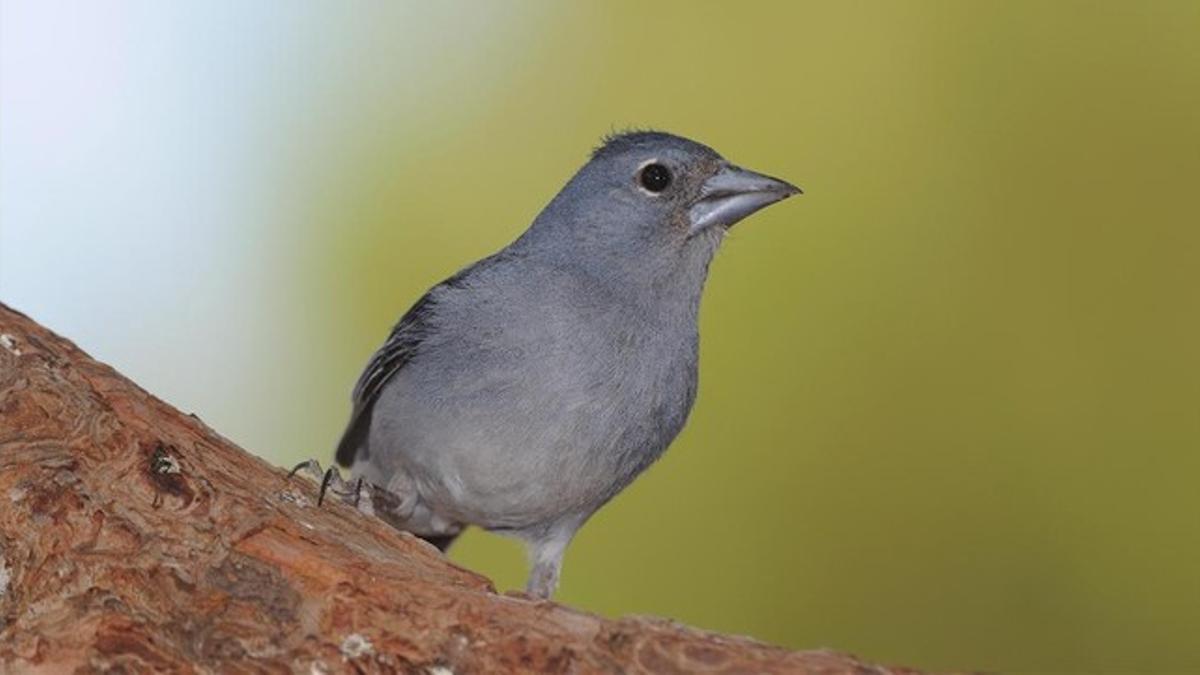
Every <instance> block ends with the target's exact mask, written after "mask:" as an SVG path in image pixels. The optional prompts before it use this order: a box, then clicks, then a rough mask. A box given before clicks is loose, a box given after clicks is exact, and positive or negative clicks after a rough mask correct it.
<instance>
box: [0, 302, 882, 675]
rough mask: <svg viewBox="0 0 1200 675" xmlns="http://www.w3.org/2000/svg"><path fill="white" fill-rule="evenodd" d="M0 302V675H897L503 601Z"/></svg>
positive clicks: (822, 655) (424, 548)
mask: <svg viewBox="0 0 1200 675" xmlns="http://www.w3.org/2000/svg"><path fill="white" fill-rule="evenodd" d="M314 494H315V488H314V486H313V485H312V484H311V483H308V482H305V481H301V480H299V479H296V480H293V481H289V480H287V478H286V474H285V473H284V472H283V471H281V470H280V469H278V468H276V467H272V466H269V465H268V464H266V463H265V462H263V461H262V460H260V459H258V458H256V457H252V456H251V455H249V454H247V453H246V452H244V451H242V450H241V449H239V448H237V447H235V446H234V445H233V444H232V443H230V442H229V441H227V440H225V439H224V438H222V437H221V436H219V435H218V434H216V433H215V432H213V431H212V430H211V429H209V428H208V427H207V426H205V425H204V424H203V423H201V422H200V421H199V420H197V419H196V418H194V417H191V416H188V415H183V414H181V413H180V412H179V411H177V410H175V409H174V408H172V407H171V406H169V405H167V404H165V403H163V402H162V401H160V400H158V399H156V398H154V397H153V396H151V395H149V394H148V393H146V392H145V391H143V390H142V389H141V388H139V387H138V386H137V385H135V384H133V383H131V382H130V381H128V380H126V379H125V378H123V377H121V375H119V374H118V373H116V372H115V371H114V370H112V369H111V368H109V367H107V366H105V365H103V364H100V363H98V362H96V361H94V360H92V359H91V358H89V357H88V356H87V355H86V354H84V353H83V352H82V351H81V350H80V349H78V348H77V347H76V346H75V345H73V344H71V343H70V342H68V341H67V340H64V339H63V338H60V337H58V336H57V335H54V334H53V333H51V332H50V331H48V330H46V329H45V328H42V327H41V326H39V325H37V324H36V323H35V322H33V321H32V320H30V319H29V318H27V317H25V316H23V315H21V314H19V313H17V312H15V311H13V310H11V309H8V308H7V307H5V306H4V305H0V672H27V671H34V670H36V671H40V672H95V671H106V672H107V671H109V670H117V671H124V672H164V671H165V672H264V673H275V672H304V673H322V672H341V671H350V672H372V673H373V672H420V673H437V674H444V673H500V672H528V671H539V672H540V671H544V672H573V673H591V672H602V673H619V672H653V673H677V672H689V673H690V672H705V673H708V672H719V673H734V672H737V673H752V672H753V673H758V672H798V673H861V672H872V673H888V672H898V671H890V670H887V669H883V668H876V667H872V666H865V665H863V664H861V663H859V662H858V661H856V660H855V659H853V658H851V657H848V656H843V655H839V654H835V653H832V652H827V651H811V652H788V651H786V650H783V649H779V648H776V647H770V646H767V645H763V644H760V643H757V642H754V641H751V640H748V639H745V638H737V637H725V636H720V635H714V634H711V633H704V632H701V631H697V630H694V629H690V628H687V627H684V626H681V625H678V624H674V623H671V622H668V621H664V620H660V619H652V618H625V619H620V620H617V621H610V620H605V619H601V618H599V617H596V616H593V615H590V614H584V613H581V612H577V611H575V610H571V609H568V608H566V607H563V606H561V605H557V604H553V603H546V602H536V601H532V600H527V599H523V598H520V597H514V596H506V595H498V594H497V593H496V592H495V591H494V589H493V588H492V586H491V584H490V583H489V582H488V580H487V579H484V578H483V577H481V576H479V575H477V574H474V573H472V572H469V571H467V570H464V569H461V568H459V567H456V566H455V565H454V564H452V563H450V562H448V561H447V560H446V559H445V558H443V557H442V556H441V555H440V554H438V553H437V552H436V551H435V550H434V549H433V548H432V547H430V546H428V545H426V544H424V543H423V542H420V541H419V540H417V539H414V538H413V537H411V536H409V535H407V534H402V533H399V532H396V531H395V530H392V529H391V528H389V527H387V526H386V525H384V524H383V523H381V522H378V521H376V520H373V519H371V518H368V517H365V516H362V515H360V514H359V513H357V512H356V511H354V510H353V509H351V508H349V507H346V506H343V505H342V504H337V503H332V504H331V503H328V502H327V504H326V506H325V507H324V508H320V509H318V508H316V507H315V505H314Z"/></svg>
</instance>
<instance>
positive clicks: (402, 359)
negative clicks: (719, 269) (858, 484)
mask: <svg viewBox="0 0 1200 675" xmlns="http://www.w3.org/2000/svg"><path fill="white" fill-rule="evenodd" d="M800 193H801V190H800V189H799V188H797V187H796V186H794V185H792V184H790V183H788V182H786V181H784V180H780V179H778V178H772V177H770V176H767V175H764V174H760V173H756V172H754V171H750V170H748V169H744V168H741V167H738V166H736V165H734V164H732V163H730V162H729V161H727V160H725V159H724V158H723V157H722V156H721V155H720V154H718V153H717V152H716V151H715V150H713V149H712V148H710V147H708V146H706V145H703V144H701V143H699V142H696V141H693V140H689V139H687V138H684V137H682V136H677V135H673V134H670V133H666V132H662V131H629V132H621V133H616V134H612V135H609V136H607V137H605V138H604V139H603V140H602V142H601V144H600V146H599V147H597V148H596V149H594V150H593V151H592V153H591V155H590V157H589V159H588V160H587V161H586V163H584V165H583V166H582V168H580V169H579V170H578V171H577V172H576V173H575V174H574V176H572V177H571V178H570V180H569V181H568V182H567V183H566V185H565V186H564V187H563V188H562V189H561V191H560V192H558V194H557V195H556V196H554V197H553V199H551V201H550V202H549V203H548V204H547V205H546V206H545V208H544V209H543V210H542V211H541V212H540V213H539V214H538V215H537V216H536V217H535V218H534V220H533V222H532V224H531V225H530V226H529V227H528V229H527V230H526V231H525V232H524V233H523V234H521V235H520V236H519V237H517V238H516V239H515V240H514V241H512V243H510V244H509V245H507V246H506V247H504V248H503V249H501V250H500V251H498V252H496V253H494V254H493V255H490V256H488V257H486V258H483V259H481V260H479V261H478V262H475V263H473V264H471V265H469V266H467V267H465V268H463V269H462V270H460V271H459V272H458V273H456V274H454V275H453V276H451V277H450V278H448V279H446V280H445V281H442V282H441V283H439V284H437V285H436V286H434V287H433V288H431V289H430V290H429V291H428V292H427V293H425V295H423V296H422V297H421V298H420V299H419V300H417V302H416V303H415V304H414V305H412V307H411V309H409V310H408V311H407V312H406V313H405V314H404V315H403V316H402V317H401V318H400V320H399V322H398V323H397V324H396V325H395V327H394V328H393V329H392V330H391V333H390V334H389V335H388V337H387V339H386V341H385V342H384V343H383V345H382V346H381V347H380V348H379V349H378V351H376V352H375V353H374V354H373V355H372V356H371V358H370V360H369V362H368V363H367V365H366V368H365V369H364V371H363V373H362V375H361V376H360V377H359V379H358V381H357V383H356V384H355V386H354V389H353V394H352V410H351V414H350V419H349V422H348V424H347V426H346V429H345V432H344V434H343V436H342V438H341V441H340V442H339V443H338V446H337V451H336V461H337V463H338V464H340V465H341V466H343V467H348V468H349V469H350V473H351V476H352V477H353V478H356V479H358V481H359V482H360V483H359V484H360V485H361V482H362V481H366V482H367V483H369V484H372V485H374V486H378V487H380V488H383V489H384V490H386V491H387V492H389V493H392V494H394V495H396V496H397V500H398V503H399V505H398V506H396V507H395V510H396V513H394V514H392V515H393V516H394V517H398V518H399V520H400V522H401V525H400V527H401V528H402V529H404V530H406V531H408V532H411V533H412V534H415V535H417V536H419V537H421V538H423V539H425V540H427V541H429V542H430V543H432V544H434V545H435V546H437V547H438V548H439V549H441V550H442V551H445V550H446V549H447V547H448V546H449V545H450V543H451V542H453V541H454V539H455V538H456V537H458V536H459V535H460V534H461V533H462V532H463V530H464V529H465V528H467V527H469V526H477V527H480V528H483V529H485V530H488V531H492V532H496V533H499V534H502V535H507V536H510V537H515V538H517V539H519V540H521V541H523V542H524V543H525V545H526V547H527V549H528V553H529V558H530V565H531V567H530V572H529V577H528V583H527V584H526V587H525V591H526V593H527V594H528V595H530V596H532V597H534V598H540V599H548V598H550V597H551V596H552V595H553V593H554V591H555V589H556V588H557V585H558V580H559V576H560V574H561V569H562V561H563V556H564V553H565V551H566V549H567V546H568V544H569V543H570V541H571V539H572V538H573V537H574V536H575V534H576V532H577V531H578V530H579V529H580V528H581V527H582V526H583V524H584V523H585V522H586V521H587V520H588V519H589V518H590V517H591V516H592V515H593V514H594V513H596V511H597V510H599V509H600V508H601V507H602V506H604V505H605V504H606V503H607V502H608V501H609V500H611V499H612V498H613V497H614V496H616V495H617V494H618V493H619V492H621V491H622V490H623V489H624V488H626V487H627V486H628V485H629V484H630V483H631V482H632V481H633V480H634V479H635V478H636V477H637V476H638V475H639V474H641V473H642V472H643V471H644V470H646V468H647V467H649V466H650V465H651V464H652V463H653V462H654V461H655V460H657V459H658V458H659V457H660V456H661V455H662V454H663V452H664V451H665V450H666V449H667V446H669V445H670V444H671V442H672V441H673V440H674V439H675V437H676V436H677V435H678V434H679V432H680V430H681V429H683V427H684V423H685V422H686V421H687V418H688V415H689V413H690V411H691V409H692V405H693V403H694V401H695V399H696V393H697V382H698V346H699V329H698V323H697V317H698V314H699V308H700V299H701V292H702V290H703V288H704V284H705V280H706V278H707V276H708V268H709V263H710V262H711V261H712V259H713V256H714V254H715V253H716V252H717V249H718V247H719V246H720V244H721V241H722V239H723V238H724V237H725V236H726V233H727V232H728V231H729V229H730V228H731V227H733V225H735V224H736V223H737V222H739V221H740V220H742V219H743V218H745V217H746V216H748V215H750V214H751V213H754V212H755V211H758V210H759V209H762V208H763V207H765V206H768V205H770V204H773V203H775V202H778V201H780V200H783V199H786V198H788V197H791V196H792V195H797V194H800ZM318 468H319V467H318ZM391 522H393V523H394V522H395V520H393V521H391Z"/></svg>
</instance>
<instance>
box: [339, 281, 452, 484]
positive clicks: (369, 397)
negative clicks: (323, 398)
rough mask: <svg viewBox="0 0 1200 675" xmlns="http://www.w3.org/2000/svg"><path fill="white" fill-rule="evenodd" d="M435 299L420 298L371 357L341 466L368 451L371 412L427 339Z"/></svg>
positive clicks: (341, 444) (341, 451) (357, 391)
mask: <svg viewBox="0 0 1200 675" xmlns="http://www.w3.org/2000/svg"><path fill="white" fill-rule="evenodd" d="M435 290H436V288H435ZM432 295H433V291H432V290H431V291H429V292H428V293H426V294H425V295H423V296H421V299H420V300H418V301H417V303H416V304H415V305H413V306H412V307H411V308H410V309H409V310H408V311H407V312H405V313H404V316H402V317H400V321H399V322H398V323H397V324H396V326H395V328H393V329H392V332H391V334H390V335H388V339H387V341H385V342H384V343H383V346H382V347H380V348H379V350H378V351H376V352H375V353H374V354H373V355H372V356H371V360H370V361H369V362H368V363H367V367H366V369H365V370H363V373H362V375H360V376H359V378H358V382H357V383H356V384H355V385H354V393H353V394H352V396H351V399H352V401H353V403H354V408H353V411H352V412H351V413H350V423H349V424H347V425H346V431H345V432H344V433H343V434H342V440H341V441H339V442H338V446H337V454H336V455H335V459H336V460H337V463H338V464H341V465H342V466H345V467H349V466H350V465H351V464H353V463H354V460H355V459H357V458H358V453H359V451H360V450H362V449H363V448H365V447H366V441H367V435H368V432H369V431H370V429H371V410H372V408H374V407H375V401H376V400H377V399H378V398H379V392H381V391H383V386H384V385H385V384H387V383H388V381H389V380H391V379H392V377H393V376H395V374H396V373H398V372H400V369H401V368H403V367H404V365H405V364H407V363H408V362H409V361H411V360H412V357H413V355H414V354H416V352H417V349H418V347H420V344H421V341H422V340H423V339H424V337H425V333H426V329H427V327H428V325H429V318H430V314H431V313H432V311H433V304H434V303H433V299H432V297H431V296H432Z"/></svg>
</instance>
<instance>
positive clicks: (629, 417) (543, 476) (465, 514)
mask: <svg viewBox="0 0 1200 675" xmlns="http://www.w3.org/2000/svg"><path fill="white" fill-rule="evenodd" d="M558 379H561V373H559V374H558ZM637 381H639V382H649V383H651V384H652V385H653V384H657V383H656V381H655V380H653V379H650V380H647V379H646V378H644V377H643V378H639V379H638V380H637ZM659 382H661V381H659ZM400 384H401V386H397V387H394V388H392V390H391V391H385V392H384V394H383V397H382V399H381V401H380V403H381V404H382V405H381V409H382V410H383V411H384V413H385V414H383V415H381V416H380V419H379V423H377V424H373V425H372V434H371V440H370V445H371V454H372V456H373V457H374V456H376V455H377V453H378V452H379V451H380V450H381V449H383V448H386V450H385V451H384V452H385V454H386V455H388V456H390V457H391V458H394V461H393V462H392V470H393V471H403V472H405V474H407V476H408V477H411V479H412V480H413V482H414V483H415V484H416V485H417V489H418V491H419V492H420V495H421V498H422V500H423V501H424V502H426V503H427V504H429V505H430V507H431V508H432V509H433V510H434V511H436V512H438V513H440V514H441V515H442V516H443V517H446V518H449V519H452V520H456V521H458V522H464V523H470V524H475V525H479V526H482V527H486V528H493V529H517V530H519V529H525V528H529V527H536V526H538V525H540V524H546V523H551V522H556V521H559V520H562V519H565V518H586V517H587V516H589V515H590V514H591V513H592V512H594V511H595V510H596V509H598V508H599V507H600V506H601V505H603V504H604V503H605V502H606V501H608V500H609V499H610V498H611V497H612V496H613V495H615V494H616V493H617V492H619V491H620V490H621V489H622V488H623V487H625V486H626V485H627V484H628V483H629V482H630V481H632V480H633V478H634V477H636V476H637V474H638V473H640V472H641V471H642V470H643V469H645V467H646V466H648V465H649V464H650V463H651V462H653V461H654V459H656V458H657V457H658V456H659V455H660V454H661V453H662V451H663V450H665V448H666V446H667V445H668V444H669V443H670V442H671V440H672V439H673V438H674V437H675V435H676V434H677V433H678V431H679V429H680V428H682V426H683V421H684V419H685V418H686V415H687V412H688V409H689V408H690V406H691V399H692V391H693V390H692V389H691V388H690V387H689V385H688V384H687V383H686V382H680V383H679V384H678V385H675V386H657V387H654V386H644V387H642V388H641V390H638V391H630V390H628V389H625V390H620V391H612V390H608V389H612V388H613V387H617V388H619V387H620V382H616V383H613V382H612V381H609V382H605V383H604V384H602V385H597V386H595V387H591V388H588V387H575V386H566V387H564V386H555V385H554V384H553V383H547V382H539V381H538V379H537V378H536V377H534V378H530V377H528V376H526V377H523V378H514V379H512V380H510V381H507V382H504V383H502V385H501V386H496V387H491V388H488V389H487V390H479V391H471V390H470V389H469V388H464V389H462V390H461V392H460V393H459V394H458V395H454V396H445V397H443V398H441V399H439V400H436V401H434V400H429V399H427V398H425V397H422V396H419V395H418V393H419V391H420V389H419V388H417V387H405V386H403V383H400ZM606 387H607V388H608V389H606Z"/></svg>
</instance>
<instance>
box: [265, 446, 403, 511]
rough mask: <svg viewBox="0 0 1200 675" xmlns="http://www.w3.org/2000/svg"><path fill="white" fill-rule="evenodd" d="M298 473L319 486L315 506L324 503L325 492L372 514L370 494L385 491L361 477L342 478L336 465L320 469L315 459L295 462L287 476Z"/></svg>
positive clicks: (319, 464) (372, 503) (372, 505)
mask: <svg viewBox="0 0 1200 675" xmlns="http://www.w3.org/2000/svg"><path fill="white" fill-rule="evenodd" d="M298 473H303V474H304V475H306V476H308V477H309V478H311V479H312V480H313V481H315V482H317V483H318V484H319V485H320V486H321V489H320V490H319V491H318V492H317V506H321V505H322V504H324V503H325V495H326V494H330V493H332V494H333V495H334V496H335V497H337V498H338V499H340V500H341V501H342V503H344V504H348V505H350V506H353V507H354V508H356V509H358V510H359V511H360V512H361V513H363V514H365V515H368V516H374V515H375V505H374V500H373V499H372V494H373V493H375V492H382V493H387V491H386V490H384V489H383V488H380V487H378V486H375V485H371V484H369V483H367V482H365V481H364V480H363V479H361V478H359V479H358V480H356V481H354V482H352V483H351V482H347V481H346V479H344V478H342V473H341V472H340V471H338V468H337V467H336V466H331V467H329V469H327V470H325V471H321V463H320V462H318V461H317V460H315V459H309V460H306V461H303V462H301V463H299V464H297V465H296V466H295V467H293V468H292V470H291V471H290V472H288V478H292V477H294V476H295V475H296V474H298Z"/></svg>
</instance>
